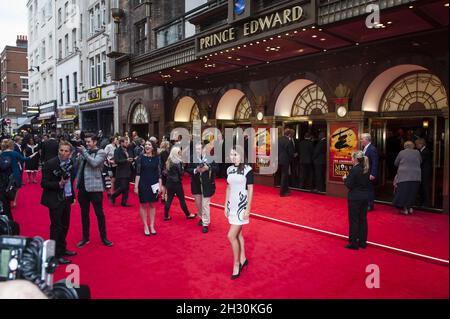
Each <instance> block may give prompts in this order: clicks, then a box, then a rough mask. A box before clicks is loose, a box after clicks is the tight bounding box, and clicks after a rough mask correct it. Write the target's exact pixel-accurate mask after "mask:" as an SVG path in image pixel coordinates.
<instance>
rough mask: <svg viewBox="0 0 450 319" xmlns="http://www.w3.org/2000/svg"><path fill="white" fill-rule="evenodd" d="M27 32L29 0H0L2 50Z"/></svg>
mask: <svg viewBox="0 0 450 319" xmlns="http://www.w3.org/2000/svg"><path fill="white" fill-rule="evenodd" d="M27 33H28V26H27V0H0V52H1V51H3V49H4V48H5V46H7V45H12V46H15V45H16V39H17V36H18V35H27Z"/></svg>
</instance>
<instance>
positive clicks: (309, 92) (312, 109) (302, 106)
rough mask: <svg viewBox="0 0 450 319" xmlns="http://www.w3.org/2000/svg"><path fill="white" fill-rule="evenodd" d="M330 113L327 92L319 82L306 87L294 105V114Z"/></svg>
mask: <svg viewBox="0 0 450 319" xmlns="http://www.w3.org/2000/svg"><path fill="white" fill-rule="evenodd" d="M326 113H328V103H327V98H326V97H325V93H324V92H323V91H322V89H321V88H320V86H318V85H317V84H311V85H308V86H307V87H305V88H304V89H303V90H302V91H301V92H300V93H299V94H298V95H297V98H296V99H295V101H294V105H293V106H292V116H303V115H320V114H326Z"/></svg>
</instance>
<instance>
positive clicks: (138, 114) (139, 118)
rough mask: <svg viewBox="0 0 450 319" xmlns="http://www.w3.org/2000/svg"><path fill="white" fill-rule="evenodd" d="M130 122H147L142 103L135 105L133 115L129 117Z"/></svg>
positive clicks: (146, 114) (146, 113)
mask: <svg viewBox="0 0 450 319" xmlns="http://www.w3.org/2000/svg"><path fill="white" fill-rule="evenodd" d="M131 122H132V123H133V124H145V123H148V112H147V110H146V109H145V106H144V105H143V104H141V103H139V104H138V105H136V107H135V109H134V112H133V116H132V118H131Z"/></svg>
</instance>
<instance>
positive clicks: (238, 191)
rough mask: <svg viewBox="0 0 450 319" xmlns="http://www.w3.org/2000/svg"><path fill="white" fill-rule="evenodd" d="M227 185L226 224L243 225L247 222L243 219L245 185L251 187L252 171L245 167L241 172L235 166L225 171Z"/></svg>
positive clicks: (245, 206) (245, 204)
mask: <svg viewBox="0 0 450 319" xmlns="http://www.w3.org/2000/svg"><path fill="white" fill-rule="evenodd" d="M227 183H228V186H229V191H230V193H229V195H228V201H227V204H226V205H227V206H226V211H227V215H228V222H229V223H230V224H231V225H245V224H248V222H249V220H248V219H244V213H245V210H246V209H247V205H248V192H247V185H253V170H252V168H251V166H249V165H245V166H244V169H243V170H242V171H239V168H238V167H237V166H234V165H233V166H230V167H228V169H227Z"/></svg>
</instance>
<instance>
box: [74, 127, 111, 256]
mask: <svg viewBox="0 0 450 319" xmlns="http://www.w3.org/2000/svg"><path fill="white" fill-rule="evenodd" d="M85 142H86V147H87V149H86V148H85V147H84V146H82V145H80V146H78V147H77V150H78V152H79V153H80V156H79V159H78V161H79V164H78V175H77V189H78V202H79V203H80V207H81V220H82V223H83V238H82V240H81V241H80V242H79V243H78V244H77V247H78V248H81V247H83V246H85V245H87V244H88V243H89V227H90V225H89V209H90V205H91V203H92V206H94V211H95V215H96V216H97V222H98V229H99V232H100V238H101V241H102V243H103V244H104V245H105V246H108V247H110V246H112V244H113V243H112V242H110V241H109V240H108V239H107V238H106V222H105V214H104V212H103V192H104V190H105V187H104V184H103V179H102V172H103V163H104V162H105V159H106V152H105V151H104V150H102V149H99V148H98V147H97V143H98V137H97V136H96V135H93V134H91V135H88V136H86V138H85Z"/></svg>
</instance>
